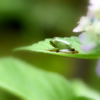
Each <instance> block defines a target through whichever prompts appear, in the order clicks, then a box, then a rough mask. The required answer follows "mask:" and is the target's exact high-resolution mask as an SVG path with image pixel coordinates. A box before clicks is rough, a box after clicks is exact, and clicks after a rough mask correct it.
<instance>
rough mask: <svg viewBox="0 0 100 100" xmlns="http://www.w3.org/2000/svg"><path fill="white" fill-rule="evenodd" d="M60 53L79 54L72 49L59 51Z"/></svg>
mask: <svg viewBox="0 0 100 100" xmlns="http://www.w3.org/2000/svg"><path fill="white" fill-rule="evenodd" d="M59 53H66V54H77V53H78V51H77V50H71V49H61V50H59Z"/></svg>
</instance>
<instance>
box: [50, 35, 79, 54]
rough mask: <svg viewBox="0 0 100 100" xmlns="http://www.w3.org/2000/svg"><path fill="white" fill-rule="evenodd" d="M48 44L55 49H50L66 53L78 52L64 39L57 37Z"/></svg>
mask: <svg viewBox="0 0 100 100" xmlns="http://www.w3.org/2000/svg"><path fill="white" fill-rule="evenodd" d="M50 44H51V45H52V46H53V47H55V49H52V50H50V51H55V52H60V53H68V54H75V53H78V51H77V50H75V48H74V47H72V45H71V44H70V43H69V42H67V41H64V40H61V39H59V38H57V37H56V38H54V39H52V40H51V41H50Z"/></svg>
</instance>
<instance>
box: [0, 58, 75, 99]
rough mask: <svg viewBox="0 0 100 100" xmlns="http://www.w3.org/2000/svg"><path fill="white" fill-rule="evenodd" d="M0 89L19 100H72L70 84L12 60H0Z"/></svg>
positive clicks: (60, 78) (59, 77)
mask: <svg viewBox="0 0 100 100" xmlns="http://www.w3.org/2000/svg"><path fill="white" fill-rule="evenodd" d="M0 88H2V89H4V90H5V91H7V92H8V93H11V94H14V95H15V96H17V97H18V98H20V99H21V100H72V98H73V96H74V93H73V92H72V88H71V84H70V82H68V81H67V80H66V79H64V78H63V77H62V76H60V75H58V74H54V73H51V72H46V71H43V70H40V69H38V68H35V67H34V66H31V65H29V64H27V63H24V62H22V61H20V60H17V59H14V58H2V59H0Z"/></svg>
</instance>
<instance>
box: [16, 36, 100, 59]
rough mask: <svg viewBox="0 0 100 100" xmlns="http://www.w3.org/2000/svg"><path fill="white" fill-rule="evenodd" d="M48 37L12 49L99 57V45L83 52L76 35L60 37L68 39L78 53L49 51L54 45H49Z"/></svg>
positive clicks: (78, 56) (81, 56) (70, 55)
mask: <svg viewBox="0 0 100 100" xmlns="http://www.w3.org/2000/svg"><path fill="white" fill-rule="evenodd" d="M51 39H52V38H50V39H45V40H44V41H40V42H38V43H35V44H33V45H30V46H26V47H20V48H17V49H15V50H14V51H19V50H27V51H32V52H40V53H46V54H53V55H59V56H68V57H76V58H86V59H87V58H88V59H94V58H98V57H100V48H99V46H98V47H96V48H94V49H92V50H90V51H88V52H83V51H82V50H81V48H80V46H81V43H80V42H79V40H78V38H77V37H70V38H67V37H64V38H60V37H59V39H62V40H65V41H68V42H69V43H71V45H72V46H73V47H74V48H75V49H76V50H77V51H78V52H79V53H78V54H67V53H60V52H59V53H58V52H52V51H50V50H51V49H53V48H54V47H52V46H51V45H50V40H51Z"/></svg>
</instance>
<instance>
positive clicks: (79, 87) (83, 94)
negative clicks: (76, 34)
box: [72, 80, 100, 100]
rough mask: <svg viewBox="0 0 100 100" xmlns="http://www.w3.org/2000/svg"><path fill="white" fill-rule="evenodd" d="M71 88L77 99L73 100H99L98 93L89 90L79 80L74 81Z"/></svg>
mask: <svg viewBox="0 0 100 100" xmlns="http://www.w3.org/2000/svg"><path fill="white" fill-rule="evenodd" d="M72 84H73V85H72V87H73V91H74V93H75V95H76V96H77V97H79V98H80V99H79V98H77V99H75V100H100V93H98V92H96V91H94V90H92V89H90V88H89V87H88V86H86V85H85V83H83V82H82V81H80V80H74V81H73V82H72Z"/></svg>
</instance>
